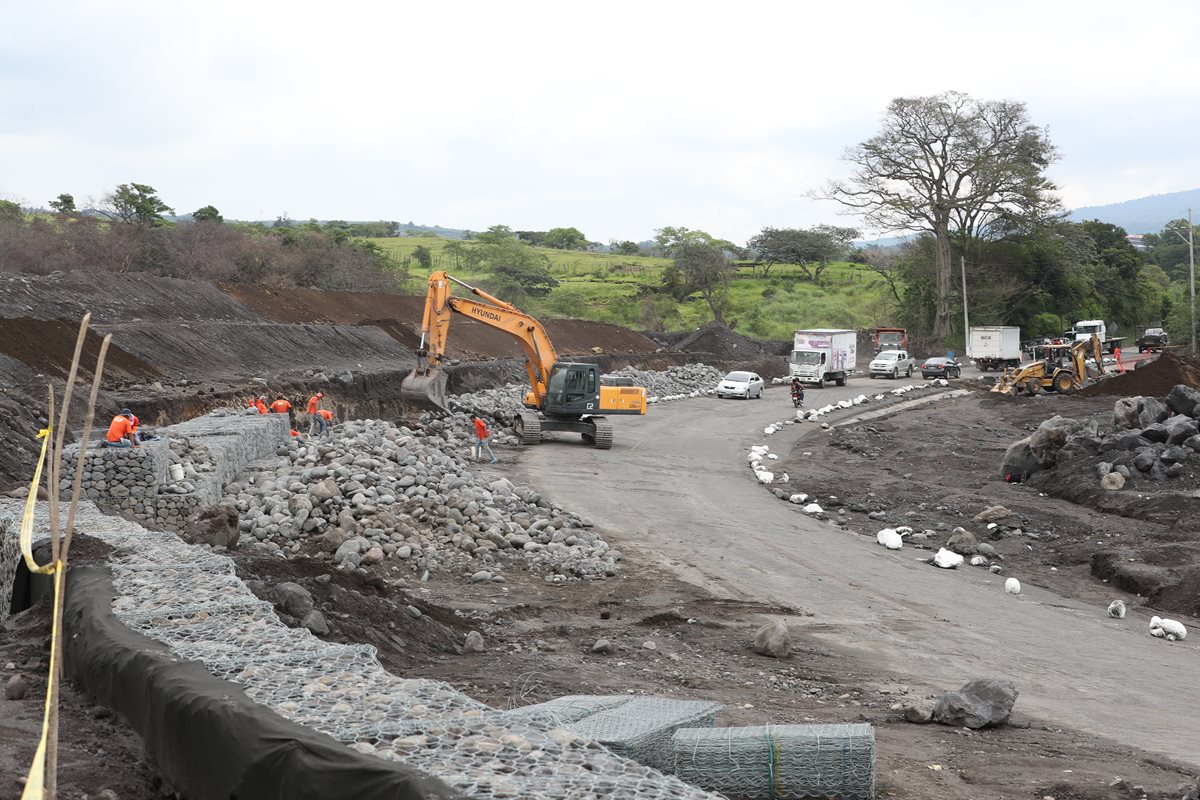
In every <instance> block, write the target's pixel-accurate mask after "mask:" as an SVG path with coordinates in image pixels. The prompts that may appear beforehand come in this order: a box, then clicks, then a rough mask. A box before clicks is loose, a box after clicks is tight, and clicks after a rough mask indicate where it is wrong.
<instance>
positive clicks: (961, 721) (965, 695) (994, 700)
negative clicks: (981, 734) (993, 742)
mask: <svg viewBox="0 0 1200 800" xmlns="http://www.w3.org/2000/svg"><path fill="white" fill-rule="evenodd" d="M1018 694H1019V692H1018V691H1017V687H1016V686H1014V685H1013V683H1012V681H1006V680H1002V679H1000V678H976V679H975V680H973V681H971V682H970V683H968V684H967V685H966V686H964V687H962V688H961V689H959V690H958V691H957V692H946V693H945V694H944V695H942V696H941V697H940V698H938V701H937V704H936V705H934V708H933V718H934V719H935V720H936V721H938V722H940V723H942V724H943V725H954V726H956V727H962V726H966V727H968V728H989V727H995V726H997V725H1003V724H1004V723H1006V722H1008V718H1009V716H1010V715H1011V714H1012V709H1013V705H1015V704H1016V702H1017V695H1018Z"/></svg>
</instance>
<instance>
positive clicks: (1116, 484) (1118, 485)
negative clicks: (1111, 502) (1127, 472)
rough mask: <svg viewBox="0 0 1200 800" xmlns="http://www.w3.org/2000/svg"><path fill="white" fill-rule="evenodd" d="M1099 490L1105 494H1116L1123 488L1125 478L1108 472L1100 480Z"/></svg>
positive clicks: (1116, 473)
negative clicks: (1105, 492) (1102, 490)
mask: <svg viewBox="0 0 1200 800" xmlns="http://www.w3.org/2000/svg"><path fill="white" fill-rule="evenodd" d="M1100 488H1102V489H1104V490H1105V491H1107V492H1117V491H1120V490H1121V489H1124V488H1125V478H1124V476H1122V475H1121V473H1119V472H1109V473H1107V474H1106V475H1105V476H1104V477H1103V478H1101V479H1100Z"/></svg>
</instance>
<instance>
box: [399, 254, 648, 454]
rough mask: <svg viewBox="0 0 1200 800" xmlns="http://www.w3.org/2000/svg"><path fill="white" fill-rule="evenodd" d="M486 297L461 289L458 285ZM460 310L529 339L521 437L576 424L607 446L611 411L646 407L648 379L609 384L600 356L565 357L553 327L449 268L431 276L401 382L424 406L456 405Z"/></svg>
mask: <svg viewBox="0 0 1200 800" xmlns="http://www.w3.org/2000/svg"><path fill="white" fill-rule="evenodd" d="M454 284H458V285H459V286H461V287H463V288H464V289H467V290H469V291H470V292H471V294H473V295H475V296H476V297H478V298H480V299H481V300H482V301H483V302H480V301H479V300H472V299H468V298H463V297H454V296H453V293H452V290H453V285H454ZM452 313H458V314H464V315H466V316H468V317H470V318H471V319H473V320H475V321H477V322H482V323H483V324H484V325H489V326H491V327H493V328H496V329H497V330H500V331H503V332H504V333H507V334H508V335H509V336H512V337H514V338H515V339H517V341H519V342H520V343H521V347H522V348H523V349H524V350H525V370H526V372H528V373H529V387H530V388H529V391H528V392H526V393H525V400H524V405H525V410H523V411H521V412H520V414H519V415H518V416H517V418H516V419H514V420H513V427H514V428H515V429H516V431H517V436H518V437H519V438H520V440H521V444H538V443H540V442H541V441H542V431H570V432H574V433H578V434H580V435H581V436H582V437H583V441H584V442H586V443H587V444H590V445H592V446H593V447H596V448H598V449H601V450H607V449H609V448H610V447H612V423H611V422H609V421H608V420H607V419H605V417H604V415H607V414H645V413H646V400H647V393H646V389H645V388H644V387H642V386H602V385H601V383H600V369H599V367H597V366H596V365H595V364H589V363H586V362H584V363H569V362H565V361H559V360H558V355H557V354H556V353H555V352H554V345H553V344H551V343H550V338H549V337H548V336H547V335H546V330H545V328H543V327H542V324H541V323H540V322H538V321H537V320H536V319H534V318H533V317H531V316H529V315H528V314H526V313H525V312H523V311H521V309H519V308H517V307H516V306H514V305H512V304H511V303H506V302H504V301H503V300H500V299H498V298H496V297H493V296H492V295H490V294H488V293H487V292H485V291H483V290H482V289H477V288H475V287H474V286H471V285H469V284H467V283H464V282H463V281H460V280H459V279H458V278H455V277H454V276H452V275H450V274H449V273H446V272H435V273H433V274H432V275H430V276H429V292H428V294H427V295H426V297H425V315H424V317H423V318H422V320H421V343H420V345H419V347H418V349H417V366H416V368H415V369H414V370H413V371H412V372H410V373H409V374H408V376H407V377H405V379H404V381H403V383H401V385H400V396H401V398H402V399H403V400H404V401H405V402H406V403H409V404H412V405H414V406H416V407H418V408H426V409H438V410H442V411H449V410H450V409H449V408H448V407H447V405H446V374H445V372H443V370H442V362H443V361H444V360H445V359H446V340H447V337H448V336H449V333H450V317H451V314H452Z"/></svg>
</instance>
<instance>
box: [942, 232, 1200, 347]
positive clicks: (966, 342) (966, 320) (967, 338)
mask: <svg viewBox="0 0 1200 800" xmlns="http://www.w3.org/2000/svg"><path fill="white" fill-rule="evenodd" d="M1190 213H1191V212H1189V214H1190ZM958 264H959V266H960V267H961V268H962V285H963V355H964V356H966V357H967V358H970V357H971V354H970V353H969V352H967V351H968V350H970V349H971V319H970V317H968V316H967V257H966V256H959V257H958ZM1195 309H1196V294H1195V287H1194V286H1193V290H1192V319H1193V325H1192V352H1195V351H1196V326H1195V324H1194V320H1195V317H1196V313H1195Z"/></svg>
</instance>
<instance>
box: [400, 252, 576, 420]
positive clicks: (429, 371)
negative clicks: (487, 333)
mask: <svg viewBox="0 0 1200 800" xmlns="http://www.w3.org/2000/svg"><path fill="white" fill-rule="evenodd" d="M453 284H458V285H459V286H461V287H463V288H464V289H467V290H469V291H470V292H471V294H473V295H475V296H476V297H479V298H480V299H481V300H482V301H483V302H480V301H479V300H472V299H469V298H463V297H454V296H453ZM453 313H458V314H463V315H464V316H467V317H470V318H471V319H473V320H476V321H477V322H481V323H483V324H484V325H488V326H490V327H492V328H496V329H497V330H500V331H503V332H505V333H507V334H508V335H509V336H512V337H513V338H515V339H516V340H517V341H518V342H520V343H521V347H522V349H523V350H524V351H525V370H526V372H527V373H528V374H529V386H530V387H531V388H530V392H529V394H528V395H527V396H526V399H525V405H527V406H532V407H540V406H541V405H542V404H543V403H544V401H545V397H546V387H547V383H548V382H549V380H550V369H551V367H553V366H554V363H555V362H556V361H557V360H558V356H557V354H556V353H555V351H554V345H553V344H552V343H551V342H550V337H548V336H547V335H546V331H545V329H544V328H543V327H542V324H541V323H540V322H538V321H537V320H536V319H534V318H533V317H531V316H529V315H528V314H526V313H525V312H523V311H521V309H519V308H517V307H516V306H514V305H512V304H511V303H506V302H504V301H503V300H501V299H499V298H497V297H493V296H492V295H490V294H488V293H487V292H485V291H483V290H482V289H478V288H476V287H474V286H471V285H470V284H468V283H465V282H464V281H461V280H459V279H458V278H455V277H454V276H453V275H450V274H449V273H447V272H435V273H433V274H432V275H430V276H429V289H428V292H427V293H426V295H425V313H424V315H423V316H422V318H421V343H420V346H419V347H418V349H417V366H416V369H414V370H413V371H412V372H411V373H409V375H408V377H407V378H405V379H404V383H403V384H402V385H401V389H400V393H401V396H402V397H403V398H404V400H406V401H407V402H409V403H412V404H414V405H417V406H420V407H425V408H430V407H432V408H437V409H440V410H443V411H447V410H449V409H447V407H446V375H445V373H444V372H442V363H443V362H444V361H445V359H446V342H447V339H448V336H449V333H450V317H451V315H452V314H453Z"/></svg>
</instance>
